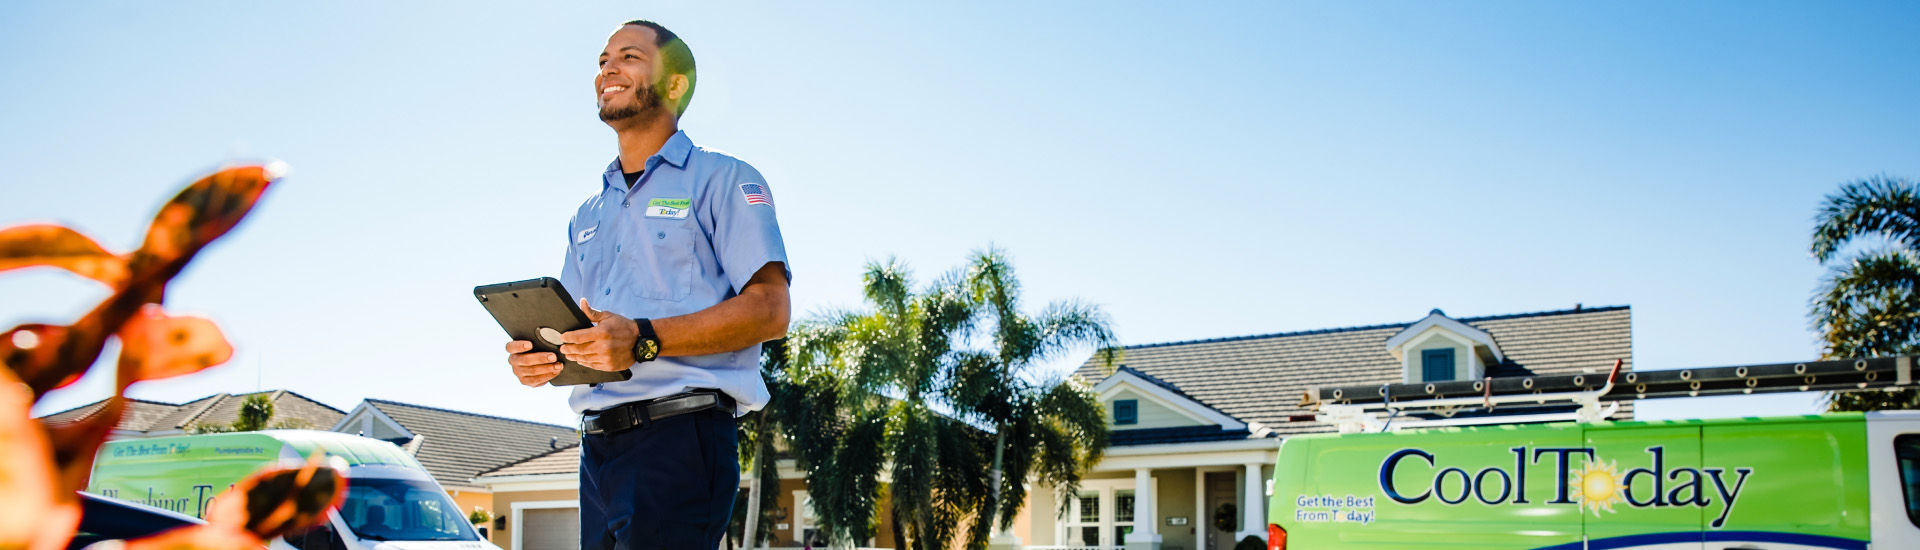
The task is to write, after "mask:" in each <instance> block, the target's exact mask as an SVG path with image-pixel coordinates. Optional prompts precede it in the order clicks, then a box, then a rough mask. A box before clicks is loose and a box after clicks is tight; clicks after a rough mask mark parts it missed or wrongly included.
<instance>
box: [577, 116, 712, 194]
mask: <svg viewBox="0 0 1920 550" xmlns="http://www.w3.org/2000/svg"><path fill="white" fill-rule="evenodd" d="M692 154H693V140H692V139H690V138H688V137H687V132H686V130H680V131H676V132H674V133H673V137H669V138H667V142H666V143H663V144H661V145H660V150H659V151H658V152H655V153H654V154H653V156H650V157H647V160H646V163H647V164H646V166H644V167H642V169H646V170H651V169H653V167H654V166H657V165H659V163H660V162H665V163H667V164H671V165H673V167H674V168H682V169H684V168H686V167H687V157H688V156H690V155H692ZM655 159H658V161H659V162H655ZM623 171H624V170H622V168H621V166H620V157H619V156H618V155H615V156H614V157H613V162H610V163H607V171H606V173H605V174H604V177H602V178H600V180H601V181H600V184H601V185H605V186H608V187H612V186H613V182H615V181H621V182H624V180H623V179H622V176H621V172H623Z"/></svg>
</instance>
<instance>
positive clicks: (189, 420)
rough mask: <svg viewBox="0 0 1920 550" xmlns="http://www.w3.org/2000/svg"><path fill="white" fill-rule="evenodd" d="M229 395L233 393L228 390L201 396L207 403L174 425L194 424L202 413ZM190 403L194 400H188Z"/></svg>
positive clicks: (181, 426) (183, 426) (177, 426)
mask: <svg viewBox="0 0 1920 550" xmlns="http://www.w3.org/2000/svg"><path fill="white" fill-rule="evenodd" d="M228 397H233V394H231V393H227V392H220V393H216V394H213V395H209V396H206V397H202V398H200V400H205V401H206V402H207V404H205V405H201V406H200V410H197V411H194V412H193V414H190V415H187V417H186V418H185V419H182V420H181V421H180V423H178V424H174V425H173V427H175V428H185V427H187V426H191V425H193V421H194V420H198V419H199V418H200V415H203V414H207V411H210V410H213V406H214V405H218V404H220V402H222V401H226V400H227V398H228ZM188 403H192V401H188Z"/></svg>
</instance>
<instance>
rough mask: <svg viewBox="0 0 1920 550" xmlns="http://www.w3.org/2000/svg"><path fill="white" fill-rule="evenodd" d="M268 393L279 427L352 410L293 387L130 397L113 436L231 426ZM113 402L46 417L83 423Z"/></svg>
mask: <svg viewBox="0 0 1920 550" xmlns="http://www.w3.org/2000/svg"><path fill="white" fill-rule="evenodd" d="M255 395H265V396H267V400H268V401H269V402H271V403H273V419H272V421H271V423H272V424H273V425H274V426H275V427H286V428H305V429H313V430H324V429H327V427H328V426H332V425H334V423H336V422H339V421H340V419H341V418H342V417H345V416H346V414H347V413H345V412H343V411H341V410H340V409H336V408H333V407H330V406H327V404H326V403H321V402H319V401H314V400H312V399H309V398H307V396H304V395H300V394H298V393H294V392H290V391H287V390H271V391H260V392H253V393H241V394H230V393H216V394H213V395H209V396H206V397H202V398H199V399H195V400H192V401H188V402H186V403H165V402H160V401H147V400H143V399H131V398H130V399H127V410H126V412H125V413H124V414H122V415H120V423H119V424H117V425H115V426H114V428H113V431H112V432H110V433H108V435H107V437H108V438H110V439H139V438H149V437H166V436H172V435H186V434H187V433H188V432H189V431H191V430H193V429H194V428H195V427H198V426H202V425H206V426H222V427H224V426H228V425H231V424H233V421H234V420H237V419H239V418H240V404H241V403H243V402H245V401H246V400H247V398H248V397H251V396H255ZM106 404H107V400H105V399H102V400H99V401H95V402H92V403H88V404H85V405H81V406H78V407H74V408H71V409H67V410H64V411H60V412H57V413H53V414H49V415H46V416H44V417H42V418H44V419H45V420H47V421H48V422H77V421H80V420H85V419H87V418H89V417H92V416H93V415H95V414H99V413H100V410H101V409H102V408H105V407H106Z"/></svg>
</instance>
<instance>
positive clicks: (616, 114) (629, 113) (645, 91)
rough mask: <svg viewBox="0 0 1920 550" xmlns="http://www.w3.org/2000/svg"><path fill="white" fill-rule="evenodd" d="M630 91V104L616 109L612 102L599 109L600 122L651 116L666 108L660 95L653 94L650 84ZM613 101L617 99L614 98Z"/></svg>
mask: <svg viewBox="0 0 1920 550" xmlns="http://www.w3.org/2000/svg"><path fill="white" fill-rule="evenodd" d="M631 91H632V92H633V99H634V101H633V103H632V104H629V105H627V106H625V107H617V108H616V107H614V106H613V102H611V101H609V102H607V105H606V106H604V107H601V108H600V121H601V122H613V121H616V120H626V119H629V118H634V117H639V116H647V115H652V114H654V113H655V112H657V111H659V110H660V109H662V108H664V107H665V106H666V101H665V100H663V99H661V98H660V94H656V93H653V85H652V84H647V85H644V86H639V87H636V88H634V89H633V90H631ZM615 99H618V98H617V97H616V98H615Z"/></svg>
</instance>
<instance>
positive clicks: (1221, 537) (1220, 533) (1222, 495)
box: [1194, 472, 1240, 550]
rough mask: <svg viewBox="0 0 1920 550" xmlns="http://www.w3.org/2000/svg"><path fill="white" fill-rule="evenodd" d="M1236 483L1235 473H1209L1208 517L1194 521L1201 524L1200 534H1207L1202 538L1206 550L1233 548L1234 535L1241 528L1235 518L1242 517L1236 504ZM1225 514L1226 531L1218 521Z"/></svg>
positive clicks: (1227, 549)
mask: <svg viewBox="0 0 1920 550" xmlns="http://www.w3.org/2000/svg"><path fill="white" fill-rule="evenodd" d="M1234 481H1235V477H1234V473H1233V472H1207V481H1206V484H1207V487H1206V491H1207V507H1206V510H1207V515H1206V516H1205V517H1198V518H1194V521H1195V522H1196V523H1199V524H1200V529H1199V532H1201V533H1205V536H1203V537H1201V540H1203V541H1204V543H1203V548H1205V550H1230V549H1232V548H1233V543H1234V540H1233V534H1234V532H1236V531H1237V530H1238V527H1239V525H1238V522H1239V520H1238V519H1235V518H1238V517H1240V510H1239V508H1238V507H1237V506H1238V504H1236V501H1237V500H1238V499H1237V498H1235V497H1236V496H1237V495H1235V494H1234V491H1235V489H1234V487H1235V486H1236V485H1237V484H1236V483H1234ZM1223 512H1224V513H1225V517H1226V518H1227V520H1226V521H1225V522H1224V523H1225V524H1226V526H1227V528H1226V529H1224V530H1223V529H1221V528H1220V524H1221V523H1223V522H1221V521H1216V518H1218V517H1220V515H1221V514H1222V513H1223Z"/></svg>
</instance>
